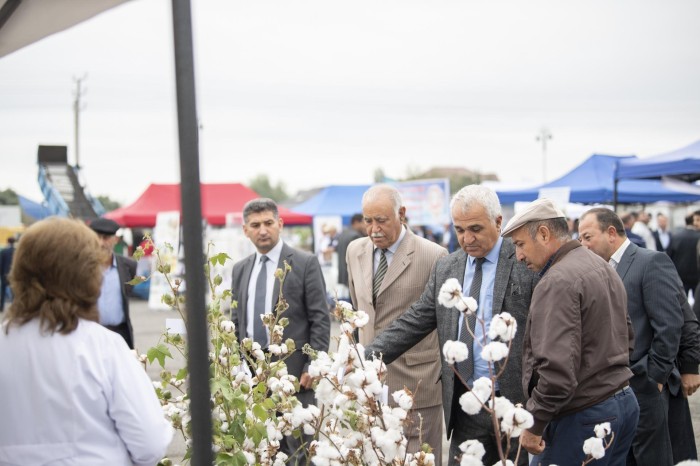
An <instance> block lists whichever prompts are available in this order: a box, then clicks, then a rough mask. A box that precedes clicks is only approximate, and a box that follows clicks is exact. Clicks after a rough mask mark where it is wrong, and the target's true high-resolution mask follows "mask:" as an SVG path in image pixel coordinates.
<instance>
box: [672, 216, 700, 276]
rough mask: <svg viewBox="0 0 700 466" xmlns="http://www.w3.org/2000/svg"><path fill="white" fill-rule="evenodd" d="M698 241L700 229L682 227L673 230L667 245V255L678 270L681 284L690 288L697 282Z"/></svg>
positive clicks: (699, 239)
mask: <svg viewBox="0 0 700 466" xmlns="http://www.w3.org/2000/svg"><path fill="white" fill-rule="evenodd" d="M698 241H700V231H697V230H694V229H692V228H684V229H682V230H676V231H674V233H673V237H672V238H671V243H670V244H669V245H668V255H669V256H671V259H672V260H673V263H674V264H675V266H676V270H678V275H680V277H681V280H682V281H683V286H686V287H689V288H692V289H695V287H696V286H697V284H698V259H697V258H698V250H697V247H698Z"/></svg>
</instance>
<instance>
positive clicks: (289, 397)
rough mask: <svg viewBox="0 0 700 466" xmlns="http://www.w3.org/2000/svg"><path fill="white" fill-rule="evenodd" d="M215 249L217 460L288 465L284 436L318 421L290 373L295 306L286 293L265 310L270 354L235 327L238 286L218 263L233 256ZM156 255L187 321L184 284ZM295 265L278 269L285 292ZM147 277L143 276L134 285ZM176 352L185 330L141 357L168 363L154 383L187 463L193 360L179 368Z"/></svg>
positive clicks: (212, 308) (212, 326) (208, 268)
mask: <svg viewBox="0 0 700 466" xmlns="http://www.w3.org/2000/svg"><path fill="white" fill-rule="evenodd" d="M165 247H169V246H168V245H165ZM211 248H212V245H211V244H210V245H209V246H208V248H207V257H208V260H207V262H206V265H205V275H206V277H207V281H208V286H209V294H210V296H209V298H210V299H209V300H208V301H209V304H208V305H207V323H208V333H209V337H210V345H209V347H210V351H209V373H210V379H209V383H210V387H211V406H212V411H211V416H212V428H213V437H212V448H213V451H214V457H215V459H214V464H217V465H219V464H239V465H244V464H251V465H273V466H283V465H284V464H285V462H286V460H287V459H288V458H287V456H286V455H285V454H284V453H282V452H281V451H280V440H281V439H282V437H283V436H284V435H295V434H296V435H299V433H300V431H301V429H302V426H303V423H304V422H311V421H312V420H313V419H314V417H313V416H314V413H313V410H312V409H311V410H309V411H306V410H303V409H302V408H301V403H300V402H299V401H298V400H297V399H296V397H295V393H296V392H297V391H298V389H299V382H298V380H297V378H296V377H294V376H293V375H291V374H289V373H288V372H287V367H286V364H285V362H284V361H285V359H286V358H287V357H289V355H290V354H292V353H293V352H294V351H298V349H297V348H296V347H295V344H294V341H293V340H292V339H285V338H284V328H285V327H286V326H287V324H288V319H287V318H285V317H284V316H283V315H284V311H285V310H286V309H287V304H286V302H285V300H284V296H283V294H282V292H280V299H279V303H278V305H277V308H276V309H275V312H274V313H272V314H266V315H264V316H263V322H264V324H265V325H266V326H267V328H268V330H269V333H270V345H269V347H268V351H267V352H264V351H263V349H262V348H261V346H260V344H259V343H257V342H254V341H252V339H250V338H246V339H244V340H242V341H240V342H239V341H238V339H237V337H236V328H235V325H234V323H233V322H232V321H231V319H230V317H229V315H228V309H229V308H230V307H233V308H235V307H236V303H235V302H231V297H232V293H231V291H230V290H228V289H222V288H223V287H222V286H221V285H222V282H223V278H222V277H221V276H220V275H218V274H216V272H215V268H216V269H220V267H219V266H223V265H224V263H225V262H226V261H227V260H230V257H228V255H226V254H223V253H221V254H211V255H210V250H211ZM139 249H140V248H139ZM136 255H138V251H137V254H136ZM154 255H155V258H156V264H157V271H158V272H159V273H162V274H163V275H164V276H165V278H166V281H167V283H168V285H169V287H170V290H171V292H170V293H168V294H165V295H164V296H163V297H162V302H163V303H165V304H167V305H168V306H170V307H171V308H172V309H174V310H176V311H177V312H178V313H179V314H180V316H181V318H182V319H183V321H186V316H185V314H184V313H183V311H182V305H183V304H184V299H183V296H182V295H181V292H180V286H181V282H180V281H179V280H177V279H173V278H172V277H171V275H170V268H169V266H167V264H165V265H164V264H163V263H162V262H161V261H160V252H159V251H158V250H157V249H156V250H155V251H154ZM289 270H290V267H289V266H288V265H287V264H286V263H285V268H284V269H278V270H277V271H276V272H275V277H276V279H277V280H278V281H279V282H280V290H282V289H283V285H284V280H285V278H286V275H287V273H288V272H289ZM212 275H213V276H212ZM147 279H148V277H137V278H136V279H135V280H134V281H133V283H132V284H136V283H140V282H142V281H145V280H147ZM229 305H230V306H229ZM173 351H174V352H177V353H179V354H180V355H182V357H183V358H184V359H185V360H186V359H187V342H186V338H185V337H184V336H183V335H180V334H179V333H169V332H167V331H166V332H165V333H164V334H163V335H162V336H161V340H160V341H159V343H158V344H157V345H156V346H155V347H153V348H151V349H149V350H148V352H147V354H145V355H141V357H140V359H141V360H142V362H144V364H145V365H147V364H154V363H155V362H157V363H158V364H159V366H160V367H161V368H162V370H161V373H160V380H159V381H156V382H154V388H155V391H156V394H157V395H158V398H159V399H160V401H161V404H162V407H163V412H164V413H165V415H166V417H167V418H168V419H169V420H170V422H171V424H172V426H173V427H174V428H175V429H176V430H178V431H179V432H180V433H181V434H182V435H183V437H184V439H185V445H186V453H185V456H184V460H183V461H184V462H185V463H188V462H189V459H190V457H191V456H192V441H191V437H192V426H191V423H190V421H191V418H190V414H189V408H190V399H189V394H188V392H187V386H188V384H189V374H188V371H187V366H186V365H185V367H182V368H181V369H179V370H178V371H177V372H171V371H169V370H166V369H165V361H166V359H172V358H173ZM302 411H303V412H302ZM309 413H311V414H309ZM316 415H317V414H316ZM159 464H161V465H164V466H168V465H171V464H172V461H171V460H170V459H168V458H164V459H163V460H162V461H161V462H160V463H159Z"/></svg>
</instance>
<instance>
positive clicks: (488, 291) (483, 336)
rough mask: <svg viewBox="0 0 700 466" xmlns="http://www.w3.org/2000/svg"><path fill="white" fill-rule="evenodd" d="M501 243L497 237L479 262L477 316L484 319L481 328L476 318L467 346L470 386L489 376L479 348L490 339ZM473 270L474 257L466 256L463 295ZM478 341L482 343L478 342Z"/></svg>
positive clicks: (472, 276)
mask: <svg viewBox="0 0 700 466" xmlns="http://www.w3.org/2000/svg"><path fill="white" fill-rule="evenodd" d="M501 244H503V238H501V237H499V238H498V241H497V242H496V245H495V246H494V247H493V249H491V251H490V252H489V253H488V254H487V255H486V257H485V258H484V259H485V260H484V263H483V264H481V291H480V292H479V308H478V309H477V316H478V317H479V319H482V320H483V321H484V328H482V326H481V323H480V322H479V320H478V319H477V321H476V328H475V329H474V336H475V338H474V344H473V345H472V346H473V347H472V348H469V357H470V358H471V357H473V358H474V374H473V375H472V378H471V379H469V380H468V381H467V383H468V384H469V386H470V387H471V386H472V385H473V384H474V380H476V379H478V378H480V377H488V376H489V364H488V362H486V361H484V360H483V359H481V349H482V348H483V345H486V344H487V343H489V341H490V340H489V338H488V333H489V327H490V326H491V318H492V317H493V285H494V283H495V282H496V266H497V265H498V255H499V254H500V253H501ZM475 270H476V259H475V258H474V257H471V256H467V267H466V269H465V271H464V286H463V287H462V293H463V294H464V295H465V296H469V292H470V290H471V287H472V279H473V278H474V271H475ZM463 320H464V314H462V315H460V317H459V329H460V332H461V331H462V321H463ZM479 341H480V342H482V343H481V344H479V343H478V342H479ZM496 390H498V383H496Z"/></svg>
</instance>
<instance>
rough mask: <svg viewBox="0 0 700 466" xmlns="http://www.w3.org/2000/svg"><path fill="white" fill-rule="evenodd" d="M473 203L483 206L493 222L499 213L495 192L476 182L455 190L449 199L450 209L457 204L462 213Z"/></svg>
mask: <svg viewBox="0 0 700 466" xmlns="http://www.w3.org/2000/svg"><path fill="white" fill-rule="evenodd" d="M474 204H479V205H480V206H481V207H483V208H484V209H485V210H486V213H487V214H488V216H489V218H490V219H491V220H493V221H494V222H495V221H496V219H497V218H498V217H499V216H500V215H501V202H500V201H499V200H498V195H497V194H496V192H495V191H494V190H493V189H491V188H487V187H486V186H481V185H478V184H470V185H467V186H465V187H463V188H462V189H460V190H459V191H457V194H455V195H454V196H452V200H451V201H450V211H452V210H454V208H455V206H459V208H460V209H462V213H466V212H467V210H469V209H470V208H471V207H472V206H473V205H474Z"/></svg>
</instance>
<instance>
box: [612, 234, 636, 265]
mask: <svg viewBox="0 0 700 466" xmlns="http://www.w3.org/2000/svg"><path fill="white" fill-rule="evenodd" d="M630 244H631V241H630V240H629V238H625V241H624V242H623V243H622V244H621V245H620V247H619V248H617V251H615V252H614V253H613V255H612V256H610V259H609V260H608V263H609V264H610V265H612V266H613V268H614V269H617V266H618V265H619V264H620V261H621V260H622V256H623V254H624V253H625V251H626V250H627V246H629V245H630ZM613 261H615V263H613Z"/></svg>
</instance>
